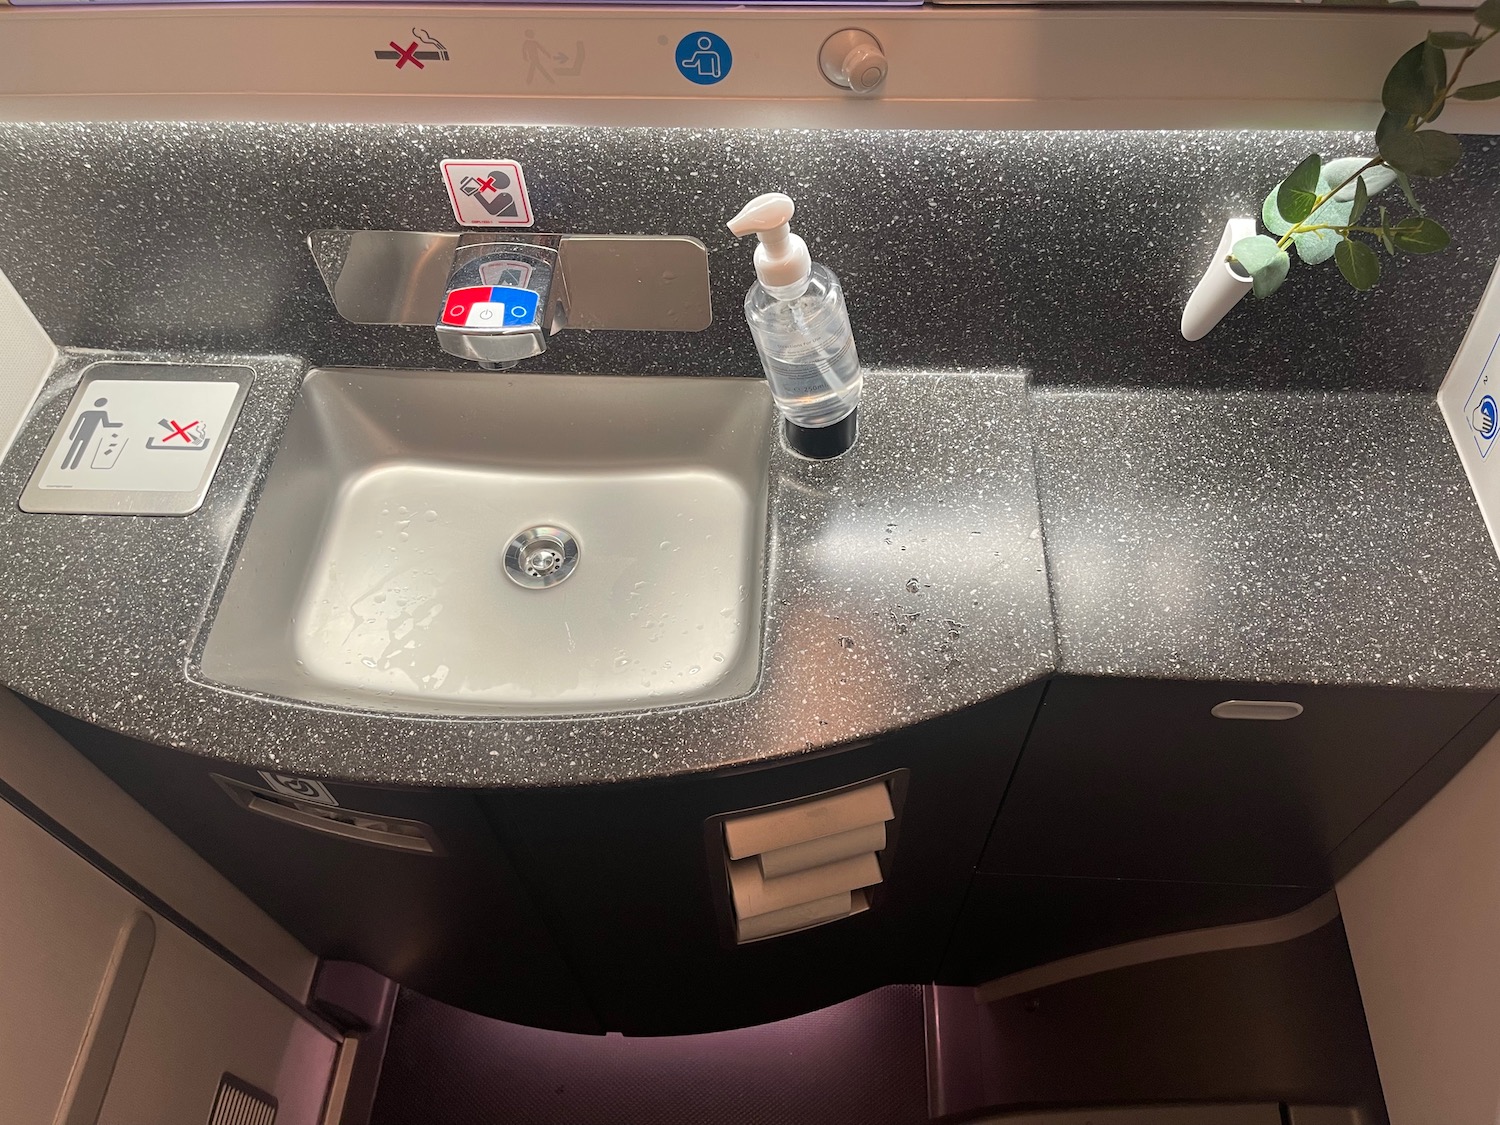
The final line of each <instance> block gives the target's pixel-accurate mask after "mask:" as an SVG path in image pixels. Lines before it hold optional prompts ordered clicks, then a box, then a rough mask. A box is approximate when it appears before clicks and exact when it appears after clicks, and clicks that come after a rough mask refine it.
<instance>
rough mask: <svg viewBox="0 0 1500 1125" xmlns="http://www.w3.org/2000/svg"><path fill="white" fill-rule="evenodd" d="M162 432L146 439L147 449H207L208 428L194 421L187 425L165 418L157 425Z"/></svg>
mask: <svg viewBox="0 0 1500 1125" xmlns="http://www.w3.org/2000/svg"><path fill="white" fill-rule="evenodd" d="M157 425H158V426H160V427H161V428H162V432H161V433H159V434H156V435H154V436H152V437H149V438H147V439H146V448H147V449H182V450H187V449H207V448H208V428H207V427H206V426H204V424H203V423H202V422H201V421H197V420H194V421H192V422H189V423H187V424H186V425H184V424H182V423H181V422H178V421H175V420H174V419H169V418H163V419H162V420H161V421H160V422H158V423H157Z"/></svg>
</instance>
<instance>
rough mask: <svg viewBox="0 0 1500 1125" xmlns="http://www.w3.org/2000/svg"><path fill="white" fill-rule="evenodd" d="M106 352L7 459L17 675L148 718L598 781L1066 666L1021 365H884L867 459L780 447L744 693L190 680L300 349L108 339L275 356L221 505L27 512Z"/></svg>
mask: <svg viewBox="0 0 1500 1125" xmlns="http://www.w3.org/2000/svg"><path fill="white" fill-rule="evenodd" d="M102 358H105V357H104V356H103V355H101V354H100V353H89V352H73V353H69V354H68V355H67V356H66V357H65V359H64V361H63V363H62V364H61V366H60V367H59V368H58V370H57V371H55V372H54V373H53V377H52V378H51V380H50V381H49V383H48V388H47V390H46V391H45V392H44V395H43V399H42V401H41V402H40V404H39V405H38V407H37V408H36V409H35V410H34V411H33V413H32V415H31V417H30V419H29V420H28V422H27V425H26V427H25V429H24V430H23V432H22V434H21V436H20V437H19V439H18V440H17V442H16V445H15V446H14V448H13V449H12V451H11V453H10V454H9V456H8V457H7V458H6V459H5V461H4V463H3V464H0V497H3V499H0V540H3V541H4V542H5V544H6V549H7V559H6V562H5V566H4V572H3V580H0V682H3V683H5V684H6V685H8V686H9V687H12V688H14V689H15V690H16V691H18V692H20V693H22V694H23V695H26V696H29V697H31V698H33V699H35V700H37V701H39V702H41V703H44V704H47V705H48V706H51V707H55V708H57V709H59V710H62V711H65V712H68V713H69V714H72V715H75V716H77V717H79V718H81V719H84V720H86V721H89V722H93V723H97V724H100V725H102V726H105V727H109V728H112V729H116V730H120V731H123V732H125V733H127V734H130V735H132V736H135V737H137V738H141V739H145V740H148V741H152V742H157V743H160V744H163V745H168V746H177V747H183V748H186V749H190V750H193V751H195V752H198V753H204V754H211V755H215V756H219V757H222V758H225V759H230V760H234V761H238V762H243V763H247V764H253V765H257V766H269V767H272V768H276V769H280V770H284V771H287V772H295V773H314V774H321V775H325V776H336V777H344V778H352V779H361V780H371V781H386V782H401V783H409V784H426V785H438V784H446V785H474V786H483V785H547V784H562V783H577V782H604V781H613V780H620V779H625V778H639V777H649V776H656V775H664V774H673V773H682V772H687V771H693V770H706V769H713V768H717V767H722V766H729V765H735V764H742V763H747V762H753V761H756V760H762V759H767V758H773V757H777V756H782V755H789V754H795V753H798V752H801V751H805V750H808V749H812V748H817V747H824V746H832V745H836V744H839V743H843V742H848V741H850V740H854V739H859V738H863V737H866V736H869V735H874V734H878V733H880V732H883V731H887V730H890V729H893V728H895V727H900V726H905V725H908V724H910V723H913V722H917V721H920V720H922V719H925V718H930V717H933V716H936V715H939V714H942V713H945V712H948V711H951V710H954V709H957V708H960V707H964V706H967V705H970V704H973V703H977V702H979V701H981V700H983V699H986V698H989V697H992V696H995V695H999V694H1002V693H1004V692H1006V691H1009V690H1011V689H1013V688H1015V687H1018V686H1020V685H1022V684H1025V683H1028V682H1031V681H1033V680H1035V679H1037V678H1039V677H1042V676H1045V675H1047V674H1048V673H1049V672H1050V671H1051V670H1052V668H1053V666H1054V663H1055V657H1054V652H1053V630H1052V619H1051V613H1050V608H1049V604H1048V590H1047V581H1046V574H1045V566H1044V562H1043V556H1042V543H1041V531H1040V517H1039V513H1038V510H1037V501H1036V482H1035V479H1034V476H1033V471H1032V457H1031V439H1030V433H1029V431H1028V428H1027V407H1026V387H1025V383H1024V381H1023V379H1022V378H1021V377H1020V376H1019V375H1016V374H1010V375H1005V374H996V375H974V374H924V373H906V372H887V373H875V374H872V375H870V376H869V378H868V379H867V382H866V392H865V406H864V407H863V408H862V410H861V412H860V413H861V419H862V433H861V438H860V441H859V443H858V445H857V446H856V448H855V449H854V451H853V452H852V453H851V454H849V455H847V456H845V457H842V458H840V459H838V460H836V461H831V462H824V463H812V462H807V461H802V460H800V459H798V458H795V457H793V456H791V455H790V454H788V453H786V452H785V451H783V450H782V449H780V448H775V449H773V451H772V453H771V536H772V549H771V557H772V558H773V559H774V560H775V563H774V566H772V567H771V568H770V571H771V573H770V576H769V582H768V587H767V620H766V625H765V636H764V643H763V654H764V655H763V668H762V674H761V678H760V684H759V687H758V689H757V690H756V691H755V692H754V693H753V694H752V695H750V696H748V697H745V698H743V699H739V700H733V701H728V702H723V703H716V704H705V705H700V706H695V707H688V708H683V709H677V710H663V711H649V712H636V713H632V714H615V715H607V716H601V717H595V718H588V719H525V720H518V719H482V720H451V719H432V718H416V717H406V716H396V715H389V714H371V713H364V712H349V711H336V710H329V709H319V708H312V707H307V706H305V705H299V704H291V703H286V702H282V701H278V700H273V699H268V698H262V697H255V696H250V695H246V694H243V693H236V692H230V691H224V690H220V689H217V688H215V687H212V686H209V685H206V684H202V683H198V682H194V680H193V679H192V678H190V676H189V675H188V673H187V668H188V664H189V661H190V656H191V652H192V649H193V646H194V642H195V639H196V636H197V634H198V632H199V629H200V626H201V624H202V622H203V620H204V618H205V615H206V613H207V611H208V609H209V608H210V606H211V604H212V601H213V599H214V597H215V591H216V590H217V588H218V586H219V582H220V578H221V575H222V574H223V573H224V571H225V568H226V565H227V563H228V562H229V560H230V557H231V552H232V549H233V547H234V546H235V544H236V542H237V539H238V536H239V535H240V534H241V533H242V531H243V529H244V527H245V526H247V521H246V520H245V518H244V517H245V513H246V511H247V506H248V505H249V504H251V503H253V500H254V498H255V496H256V492H257V485H258V483H259V481H260V480H261V478H262V476H263V475H264V472H265V470H266V468H267V467H268V464H269V460H270V457H269V455H270V453H271V452H272V451H273V450H274V448H275V444H276V440H277V438H278V436H279V434H280V432H281V429H282V426H283V425H284V422H285V419H286V416H287V413H288V411H289V409H290V406H291V403H292V399H293V396H294V394H295V392H296V389H297V387H298V386H299V385H300V382H301V378H302V376H303V375H304V374H305V371H306V365H305V364H304V363H303V362H302V361H301V360H299V359H293V358H265V357H241V356H207V355H195V356H184V355H178V356H172V357H169V356H165V355H132V356H128V357H126V356H119V357H117V356H110V357H108V358H134V359H162V360H167V359H174V360H177V361H202V362H216V363H244V364H248V365H249V366H251V367H253V368H254V369H255V370H256V373H257V377H256V380H255V384H254V386H253V387H252V390H251V393H250V396H249V398H248V399H247V401H246V404H245V407H244V411H243V413H242V414H241V416H240V420H239V422H238V424H237V426H236V428H235V430H234V433H233V436H232V437H231V440H230V442H229V444H228V446H227V447H226V451H225V455H224V460H223V463H222V465H221V466H220V469H219V472H218V476H217V478H216V479H215V481H214V483H213V486H212V488H211V489H210V492H209V497H208V500H207V502H206V503H205V505H204V507H203V508H202V509H201V510H200V511H199V512H197V513H196V514H194V515H191V516H187V517H182V518H144V517H128V516H126V517H121V516H50V515H33V514H29V513H25V512H22V511H20V510H19V509H18V508H17V506H16V499H17V497H19V495H20V493H21V490H22V488H23V487H24V485H25V483H26V479H27V477H28V476H29V475H30V472H31V469H32V467H33V466H34V465H35V464H36V462H37V459H38V458H39V456H40V455H41V452H42V450H43V448H44V446H45V445H46V442H47V439H48V437H49V436H50V434H51V432H52V430H53V428H54V427H55V426H56V424H57V422H58V420H59V419H60V418H61V416H62V412H63V410H64V408H65V406H66V402H67V399H68V397H69V395H70V393H71V390H72V388H73V386H74V385H76V383H77V381H78V377H79V375H80V374H81V372H82V371H83V369H84V368H85V367H87V366H88V364H89V363H91V362H94V361H96V360H98V359H102ZM414 377H420V376H419V375H417V376H414ZM539 377H541V378H568V377H569V376H566V375H549V376H539Z"/></svg>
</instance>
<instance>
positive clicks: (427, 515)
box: [422, 508, 437, 523]
mask: <svg viewBox="0 0 1500 1125" xmlns="http://www.w3.org/2000/svg"><path fill="white" fill-rule="evenodd" d="M422 518H423V519H424V520H426V521H427V522H428V523H431V522H432V521H433V520H435V519H437V512H435V511H434V510H433V509H431V508H428V509H427V511H425V512H423V513H422Z"/></svg>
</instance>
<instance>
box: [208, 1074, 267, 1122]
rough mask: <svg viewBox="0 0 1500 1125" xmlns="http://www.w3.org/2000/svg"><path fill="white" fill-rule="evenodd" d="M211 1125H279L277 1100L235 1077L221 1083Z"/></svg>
mask: <svg viewBox="0 0 1500 1125" xmlns="http://www.w3.org/2000/svg"><path fill="white" fill-rule="evenodd" d="M208 1125H276V1099H275V1098H273V1097H272V1096H271V1095H270V1094H268V1093H266V1092H265V1091H264V1090H257V1089H256V1088H255V1087H254V1086H252V1085H250V1083H248V1082H244V1081H241V1080H240V1079H238V1078H236V1077H235V1076H234V1075H232V1074H226V1075H224V1077H223V1078H221V1079H219V1092H218V1094H217V1096H215V1098H214V1108H213V1112H212V1113H210V1114H209V1115H208Z"/></svg>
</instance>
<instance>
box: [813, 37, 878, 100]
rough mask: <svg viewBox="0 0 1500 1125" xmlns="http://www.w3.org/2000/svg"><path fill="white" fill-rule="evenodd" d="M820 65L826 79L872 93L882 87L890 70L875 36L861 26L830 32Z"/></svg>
mask: <svg viewBox="0 0 1500 1125" xmlns="http://www.w3.org/2000/svg"><path fill="white" fill-rule="evenodd" d="M818 65H819V67H821V68H822V70H823V77H824V78H826V79H828V81H830V82H832V83H833V84H834V85H835V86H842V87H844V88H845V89H846V90H853V91H854V92H855V93H856V94H868V93H869V92H870V91H872V90H874V89H876V88H877V87H879V86H880V84H881V83H882V82H884V81H885V75H886V71H888V70H889V69H890V64H889V63H887V62H886V58H885V52H884V51H883V50H881V47H880V43H879V42H878V41H877V40H876V38H875V36H873V35H871V34H870V33H869V32H868V31H860V30H858V29H857V28H846V29H845V30H843V31H836V32H834V33H833V34H832V35H830V36H829V37H828V38H827V39H826V40H825V41H824V43H823V49H822V50H821V51H819V52H818Z"/></svg>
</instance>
